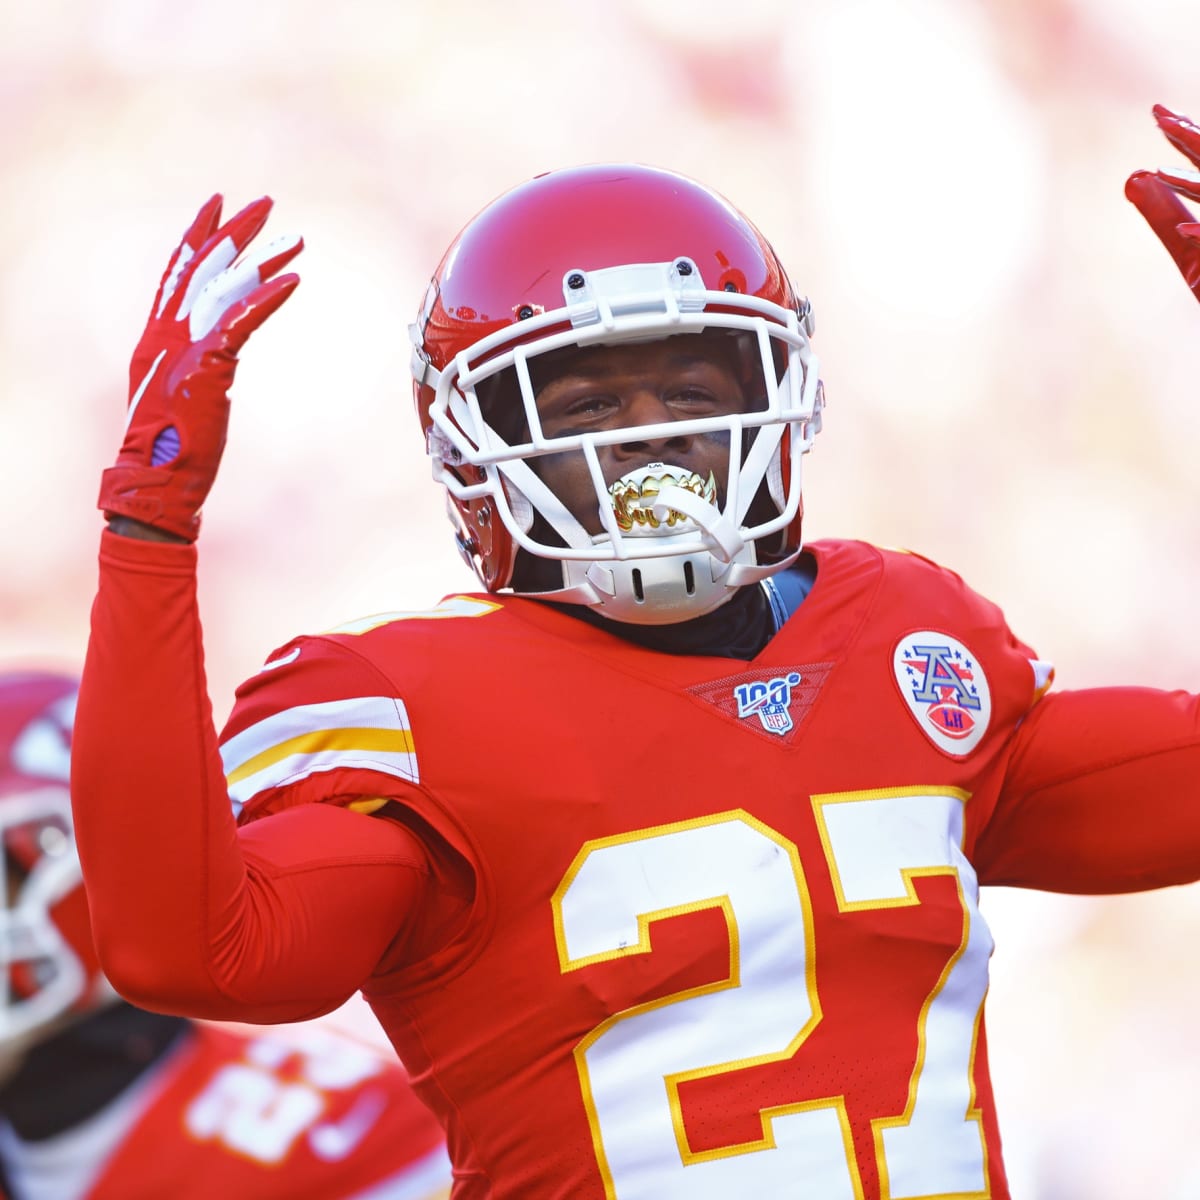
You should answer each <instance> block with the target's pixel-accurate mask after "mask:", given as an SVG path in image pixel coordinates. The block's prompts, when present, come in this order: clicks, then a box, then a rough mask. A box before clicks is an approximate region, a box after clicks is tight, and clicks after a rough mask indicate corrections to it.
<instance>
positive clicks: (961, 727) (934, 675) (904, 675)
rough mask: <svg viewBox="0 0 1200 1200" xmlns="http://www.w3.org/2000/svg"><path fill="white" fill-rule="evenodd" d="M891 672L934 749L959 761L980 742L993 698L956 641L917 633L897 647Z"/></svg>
mask: <svg viewBox="0 0 1200 1200" xmlns="http://www.w3.org/2000/svg"><path fill="white" fill-rule="evenodd" d="M892 670H893V672H894V673H895V676H896V684H897V686H898V687H899V688H900V695H901V696H902V697H903V698H904V703H905V704H907V705H908V710H909V712H911V713H912V715H913V718H914V719H915V720H916V722H917V724H918V725H919V726H920V727H921V730H922V731H923V732H924V734H925V735H926V736H927V737H928V738H929V740H930V741H931V742H933V744H934V745H935V746H937V748H938V749H939V750H943V751H945V752H946V753H947V754H950V755H953V756H954V757H955V758H963V757H965V756H966V755H968V754H970V753H971V751H972V750H974V749H975V747H976V746H978V745H979V743H980V742H981V741H982V740H983V735H984V734H985V733H986V732H987V727H988V723H989V721H990V720H991V716H992V695H991V691H990V689H989V688H988V682H987V678H986V676H985V675H984V673H983V669H982V668H981V667H980V666H979V663H978V662H977V661H976V658H975V656H974V655H973V654H972V653H971V651H970V650H968V649H967V647H966V646H964V645H963V644H962V642H960V641H959V640H958V639H957V638H952V637H951V636H950V635H949V634H946V633H937V632H935V631H933V630H930V629H922V630H919V631H918V632H916V633H910V634H907V635H906V636H905V637H903V638H901V639H900V641H899V642H898V643H897V644H896V650H895V653H894V654H893V656H892Z"/></svg>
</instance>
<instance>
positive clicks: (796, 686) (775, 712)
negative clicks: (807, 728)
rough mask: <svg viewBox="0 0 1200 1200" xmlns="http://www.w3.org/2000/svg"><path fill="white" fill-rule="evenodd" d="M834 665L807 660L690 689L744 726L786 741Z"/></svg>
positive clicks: (727, 677)
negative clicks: (802, 664) (799, 663)
mask: <svg viewBox="0 0 1200 1200" xmlns="http://www.w3.org/2000/svg"><path fill="white" fill-rule="evenodd" d="M831 668H832V664H831V663H808V664H806V665H804V666H798V667H776V668H774V669H773V670H765V671H748V672H746V674H744V675H732V676H726V677H725V678H724V679H719V680H714V681H713V682H712V683H708V684H704V685H702V686H700V687H695V688H691V689H690V690H691V692H692V694H693V695H695V696H699V697H700V699H702V700H706V701H708V703H709V704H712V705H715V706H716V707H717V708H719V709H720V710H721V711H722V712H723V713H726V714H728V715H729V716H731V717H735V718H737V720H738V722H739V723H740V724H741V725H742V728H744V729H749V730H752V731H753V732H755V733H759V734H765V735H768V736H770V737H772V738H782V739H784V740H785V741H787V740H790V738H791V737H792V735H793V734H794V733H795V731H796V728H797V726H798V725H799V724H800V722H801V721H802V720H803V718H804V716H805V715H806V714H807V713H808V710H809V709H810V708H811V707H812V705H813V702H814V701H815V700H816V698H817V694H818V693H819V692H820V690H821V686H822V684H824V682H825V680H826V678H827V677H828V675H829V672H830V670H831Z"/></svg>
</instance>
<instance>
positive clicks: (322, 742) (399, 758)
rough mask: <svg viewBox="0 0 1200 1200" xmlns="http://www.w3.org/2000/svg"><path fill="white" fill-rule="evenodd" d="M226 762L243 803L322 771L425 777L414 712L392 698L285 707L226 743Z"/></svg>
mask: <svg viewBox="0 0 1200 1200" xmlns="http://www.w3.org/2000/svg"><path fill="white" fill-rule="evenodd" d="M221 760H222V763H223V764H224V767H225V775H226V778H227V780H228V784H229V795H230V797H231V798H232V799H233V800H234V802H235V803H236V804H239V805H240V804H245V803H246V802H247V801H248V800H249V799H250V798H251V797H253V796H254V795H256V794H257V793H259V792H261V791H264V790H265V789H267V788H272V787H280V786H282V785H284V784H288V783H295V782H297V781H299V780H301V779H304V778H306V777H307V776H309V775H313V774H316V773H318V772H322V771H335V770H338V769H346V768H363V769H368V770H373V771H382V772H384V773H385V774H387V775H395V776H397V777H398V778H400V779H404V780H407V781H408V782H410V783H417V782H419V779H420V775H419V771H418V769H417V754H416V748H415V746H414V745H413V738H412V730H411V728H410V726H409V720H408V712H407V710H406V709H405V707H404V702H403V701H402V700H400V699H398V698H395V697H392V696H359V697H356V698H354V699H351V700H334V701H330V702H327V703H324V704H302V705H297V706H296V707H294V708H288V709H284V710H283V711H282V712H278V713H274V714H272V715H271V716H269V717H267V718H266V719H265V720H262V721H259V722H258V723H257V724H254V725H251V726H250V727H249V728H248V729H244V730H242V732H241V733H239V734H237V735H236V736H234V737H231V738H230V739H229V740H228V741H226V742H225V743H224V745H222V747H221Z"/></svg>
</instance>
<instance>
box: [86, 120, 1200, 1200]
mask: <svg viewBox="0 0 1200 1200" xmlns="http://www.w3.org/2000/svg"><path fill="white" fill-rule="evenodd" d="M1159 120H1160V123H1161V124H1162V125H1163V128H1164V129H1165V130H1166V131H1167V133H1168V135H1169V136H1171V137H1172V139H1173V140H1174V141H1176V143H1177V144H1179V145H1180V146H1181V148H1182V149H1184V150H1185V151H1186V152H1187V153H1188V155H1189V157H1190V158H1191V159H1192V160H1193V161H1196V162H1200V141H1197V140H1196V131H1195V130H1194V129H1193V128H1192V127H1191V126H1190V125H1187V124H1186V123H1184V122H1183V121H1182V120H1181V119H1179V118H1176V117H1173V116H1170V115H1168V114H1166V113H1163V114H1160V116H1159ZM1194 188H1195V185H1194V184H1193V183H1192V181H1191V176H1190V175H1188V174H1186V173H1183V172H1180V173H1179V174H1177V175H1172V174H1169V173H1159V174H1157V175H1153V176H1142V177H1140V178H1139V179H1138V180H1135V181H1134V182H1133V183H1131V189H1132V194H1133V195H1134V198H1135V199H1136V200H1138V202H1139V204H1140V205H1141V206H1143V207H1144V208H1145V209H1147V210H1148V213H1149V215H1150V216H1151V218H1152V220H1151V223H1152V225H1154V227H1155V229H1156V232H1158V234H1159V236H1160V237H1162V238H1163V239H1164V241H1166V243H1167V245H1168V248H1169V249H1171V251H1172V253H1173V254H1174V255H1175V257H1176V260H1177V261H1178V262H1179V263H1180V265H1181V267H1182V268H1183V270H1184V273H1185V275H1186V276H1188V277H1189V282H1192V283H1193V284H1194V280H1195V269H1196V264H1197V261H1198V256H1200V248H1198V246H1197V243H1196V241H1195V240H1194V237H1193V234H1194V228H1193V227H1192V226H1191V225H1190V223H1189V221H1188V220H1185V219H1184V218H1183V217H1182V216H1180V213H1179V211H1178V209H1177V208H1176V207H1175V206H1176V205H1177V204H1178V201H1177V199H1176V196H1177V194H1178V193H1182V194H1184V195H1191V196H1193V197H1194V196H1195V190H1194ZM269 207H270V202H269V201H268V200H266V199H263V200H260V201H257V202H255V203H254V204H251V205H250V206H249V207H247V208H246V209H243V210H242V211H241V212H240V213H238V214H237V215H236V216H235V217H233V218H232V219H231V220H229V221H227V222H226V223H224V224H222V223H221V219H220V215H219V210H220V198H219V197H214V198H213V199H212V200H211V201H209V203H208V204H206V205H205V206H204V207H203V208H202V209H201V211H200V213H199V215H198V216H197V218H196V220H195V221H194V223H193V224H192V225H191V226H190V228H189V229H188V230H187V232H186V234H185V236H184V239H183V242H182V244H181V246H180V248H179V250H178V251H177V252H176V254H175V256H174V257H173V258H172V259H171V260H170V263H169V265H168V269H167V272H166V274H165V275H164V277H163V281H162V284H161V287H160V290H159V293H158V295H157V297H156V299H155V302H154V306H153V309H152V311H151V315H150V320H149V323H148V326H147V330H146V333H145V335H144V337H143V339H142V341H141V343H140V345H139V346H138V348H137V350H136V352H135V354H134V358H133V366H132V371H131V377H130V385H131V402H130V409H129V416H128V418H127V428H126V434H125V441H124V444H123V446H122V448H121V450H120V453H119V455H118V457H117V460H116V464H115V465H114V466H113V467H112V468H110V469H109V470H108V471H107V472H106V473H105V476H104V481H103V484H102V491H101V500H100V503H101V507H102V508H103V509H104V511H105V513H106V514H107V516H108V519H109V528H108V530H107V531H106V532H105V534H104V536H103V545H102V549H101V561H100V585H99V592H98V595H97V599H96V602H95V607H94V610H93V620H92V634H91V641H90V646H89V652H88V660H87V668H86V672H85V679H84V684H83V689H82V694H81V699H80V719H79V733H78V739H79V740H78V758H77V766H76V779H75V789H74V793H75V795H74V799H75V804H76V821H77V828H78V836H79V840H80V848H81V853H82V855H83V861H84V868H85V873H86V876H87V878H88V882H89V887H90V889H91V893H92V903H93V906H94V916H95V923H96V926H97V930H98V936H99V942H100V950H101V958H102V961H104V963H105V965H106V967H107V969H108V971H109V972H110V974H111V975H112V977H113V979H114V981H115V982H116V984H117V986H118V987H119V988H120V989H121V991H122V992H123V993H124V994H126V995H128V996H129V997H131V998H133V999H134V1000H139V1001H142V1002H145V1003H149V1004H154V1005H155V1006H158V1007H161V1008H163V1009H166V1010H169V1011H178V1012H188V1013H195V1014H202V1015H207V1016H212V1017H229V1018H233V1017H236V1018H242V1019H247V1020H254V1021H278V1020H295V1019H298V1018H302V1017H311V1016H315V1015H317V1014H319V1013H322V1012H326V1011H328V1010H330V1009H332V1008H334V1007H335V1006H337V1005H339V1004H341V1003H342V1002H343V1001H344V1000H345V999H346V998H347V997H348V996H350V995H351V994H352V993H354V992H355V990H356V989H361V990H362V992H363V994H364V995H365V997H366V999H367V1000H368V1002H369V1003H370V1005H371V1006H372V1008H373V1009H374V1011H375V1013H376V1014H377V1015H378V1017H379V1019H380V1021H381V1022H382V1024H383V1026H384V1027H385V1029H386V1030H387V1031H388V1034H389V1036H390V1038H391V1040H392V1042H393V1044H394V1045H395V1047H396V1049H397V1051H398V1053H399V1054H400V1056H401V1058H402V1059H403V1061H404V1063H405V1064H406V1066H407V1067H408V1068H409V1070H410V1072H411V1073H412V1076H413V1078H414V1082H415V1084H416V1086H417V1088H418V1089H419V1091H420V1092H421V1093H422V1094H423V1095H424V1097H425V1098H426V1099H427V1101H428V1103H429V1104H430V1106H431V1107H433V1108H434V1109H435V1110H436V1111H437V1112H438V1113H439V1114H440V1116H441V1118H442V1120H443V1122H444V1124H445V1125H446V1128H447V1130H448V1138H449V1147H450V1154H451V1158H452V1160H453V1162H454V1169H455V1190H454V1196H455V1197H456V1198H458V1200H483V1198H485V1197H489V1198H490V1197H496V1198H500V1197H506V1198H507V1197H511V1198H519V1200H525V1198H528V1197H536V1198H538V1200H551V1198H563V1200H566V1198H570V1200H602V1198H607V1200H676V1198H683V1197H687V1198H688V1200H717V1198H720V1200H726V1198H728V1197H731V1196H739V1197H741V1196H756V1195H763V1196H805V1197H813V1198H819V1200H880V1198H881V1197H890V1198H892V1200H898V1198H900V1197H932V1196H958V1197H967V1196H970V1197H975V1198H977V1200H982V1198H984V1197H990V1198H991V1200H1003V1198H1004V1197H1007V1196H1008V1195H1009V1190H1008V1185H1007V1183H1006V1179H1005V1172H1004V1166H1003V1162H1002V1159H1001V1151H1000V1133H999V1124H998V1118H997V1114H996V1111H995V1106H994V1103H993V1097H992V1090H991V1086H990V1083H989V1075H988V1066H987V1039H986V1035H985V1029H984V1022H983V1002H984V996H985V993H986V991H987V964H988V956H989V954H990V952H991V948H992V941H991V935H990V934H989V932H988V928H987V925H986V923H985V922H984V920H983V918H982V917H981V915H980V912H979V905H978V901H979V888H980V885H981V884H985V883H991V884H1007V885H1015V886H1023V887H1033V888H1046V889H1054V890H1060V891H1067V892H1092V893H1101V892H1118V891H1126V890H1133V889H1142V888H1152V887H1160V886H1164V885H1167V884H1174V883H1180V882H1184V881H1191V880H1195V879H1196V878H1197V877H1198V876H1200V728H1198V716H1200V700H1198V698H1197V697H1196V696H1194V695H1191V694H1187V693H1183V692H1176V693H1164V692H1157V691H1152V690H1148V689H1139V688H1123V687H1113V688H1104V689H1096V690H1089V691H1079V692H1061V693H1050V694H1047V692H1048V689H1049V686H1050V683H1051V679H1052V671H1051V668H1050V667H1049V665H1048V664H1047V663H1046V662H1045V661H1043V660H1042V659H1041V658H1039V656H1038V655H1037V654H1035V652H1034V651H1033V650H1032V649H1031V648H1030V647H1029V646H1027V645H1026V644H1025V643H1024V642H1022V641H1021V640H1020V639H1019V638H1018V637H1017V636H1016V635H1015V634H1014V633H1012V632H1011V631H1010V630H1009V628H1008V626H1007V624H1006V622H1005V620H1004V617H1003V615H1002V613H1001V611H1000V610H999V609H998V608H997V607H996V606H995V605H993V604H992V603H990V602H989V601H987V600H985V599H984V598H983V597H981V596H979V595H978V594H976V593H975V592H973V591H972V590H971V589H970V588H968V587H967V586H966V585H965V584H964V583H963V581H962V580H961V579H960V578H959V577H958V576H957V575H955V574H954V573H952V572H951V571H949V570H946V569H944V568H942V567H940V566H938V565H937V564H935V563H933V562H930V561H929V560H927V559H925V558H923V557H920V556H919V555H916V554H905V553H896V552H891V551H886V550H881V549H879V548H877V547H874V546H871V545H866V544H863V543H861V542H854V541H819V542H816V543H814V544H811V545H806V544H803V543H802V542H801V536H800V534H801V516H802V496H801V465H802V461H803V458H804V455H805V453H806V452H807V451H808V450H809V448H810V446H811V444H812V441H813V438H814V436H815V435H816V433H817V432H818V430H819V428H820V423H821V412H822V404H823V393H822V386H821V382H820V378H819V374H818V365H817V359H816V356H815V354H814V351H813V347H812V342H811V338H812V334H813V314H812V309H811V307H810V305H809V303H808V300H807V299H806V298H805V297H804V296H803V295H802V294H801V293H800V292H799V291H798V290H797V289H796V288H794V286H793V284H792V283H791V281H790V280H789V277H788V275H787V273H786V272H785V270H784V267H783V265H782V264H781V263H780V261H779V259H778V258H777V257H776V255H775V253H774V251H773V250H772V248H771V246H770V244H769V243H768V242H767V240H766V239H765V238H764V237H763V236H762V234H761V233H760V232H759V231H758V229H757V228H756V227H755V226H754V225H753V224H752V223H751V222H750V220H749V219H748V218H747V217H746V216H744V215H743V214H742V213H741V212H740V211H739V210H738V209H737V208H736V207H734V206H733V205H732V204H731V203H729V202H728V201H727V200H725V199H724V198H723V197H722V196H720V195H719V194H718V193H716V192H714V191H713V190H711V189H710V188H708V187H706V186H704V185H702V184H700V183H697V182H695V181H694V180H691V179H687V178H684V177H682V176H679V175H676V174H673V173H671V172H668V171H665V170H658V169H653V168H650V167H646V166H638V165H630V164H623V165H611V166H588V167H581V168H574V169H567V170H562V171H554V172H550V173H548V174H545V175H542V176H539V177H537V178H535V179H533V180H530V181H529V182H527V183H524V184H522V185H520V186H518V187H516V188H515V189H513V190H512V191H510V192H508V193H506V194H505V195H503V196H501V197H500V198H499V199H497V200H496V201H494V202H493V203H491V204H489V205H488V206H487V207H485V208H484V209H483V210H482V211H481V212H480V213H479V214H478V215H477V216H476V217H475V218H473V219H472V220H471V221H470V222H469V223H468V224H467V225H466V227H465V228H464V229H463V231H462V233H461V234H460V235H459V237H458V238H457V239H456V240H455V241H454V243H453V245H452V246H451V247H450V249H449V250H448V252H447V254H446V256H445V257H444V259H443V260H442V262H441V265H440V266H439V267H438V268H437V270H436V272H435V274H434V276H433V278H432V281H431V283H430V284H429V286H428V288H427V289H426V291H425V295H424V299H423V301H422V303H421V304H420V307H419V312H418V315H417V319H416V322H415V324H414V326H413V328H412V343H413V351H412V365H413V373H414V378H415V394H416V407H417V412H418V416H419V419H420V422H421V427H422V430H423V433H424V436H425V440H426V445H427V448H428V451H429V455H430V458H431V460H432V464H433V472H434V475H435V477H436V479H437V480H438V481H439V482H440V483H441V484H443V485H444V487H445V489H446V491H447V493H448V497H449V505H450V512H451V516H452V519H453V522H454V527H455V535H456V537H457V540H458V544H459V546H460V548H461V550H462V552H463V554H464V556H465V558H466V559H467V561H468V562H469V563H470V564H471V565H472V566H473V567H474V569H475V571H476V572H477V574H478V576H479V579H480V581H481V583H482V584H483V590H482V591H481V592H479V593H476V594H471V595H460V596H450V597H448V598H446V599H444V600H443V601H442V602H441V603H440V604H437V605H436V606H434V607H433V608H431V609H430V610H428V611H426V612H409V613H393V614H388V615H385V616H377V617H372V618H368V619H365V620H359V621H353V622H351V623H349V624H346V625H344V626H342V627H340V628H338V629H335V630H332V631H330V632H328V633H325V634H323V635H320V636H306V637H300V638H298V639H296V640H294V641H292V642H289V643H286V644H284V645H282V646H281V647H280V648H279V649H278V650H277V651H275V652H274V653H272V654H271V655H270V656H269V657H268V659H267V661H266V663H265V665H264V666H263V668H262V669H261V670H260V671H259V672H258V673H257V674H255V675H254V676H253V677H252V678H251V679H250V680H249V681H248V682H247V683H246V684H245V685H244V686H243V687H242V688H241V689H240V690H239V693H238V697H237V700H236V703H235V707H234V711H233V713H232V715H231V717H230V719H229V721H228V723H227V725H226V727H225V731H224V734H223V735H222V736H221V738H220V739H218V736H217V734H216V732H215V730H214V727H213V723H212V718H211V715H210V711H209V704H208V700H207V697H206V687H205V680H204V668H203V663H204V658H203V651H202V645H201V625H200V618H199V611H198V605H197V599H196V553H197V551H196V546H195V541H196V536H197V532H198V529H199V510H200V506H201V504H202V502H203V501H204V498H205V496H206V495H207V493H208V491H209V488H210V486H211V485H212V483H213V480H214V477H215V474H216V470H217V465H218V460H219V457H220V453H221V448H222V445H223V441H224V435H225V425H226V414H227V406H228V399H227V391H228V387H229V384H230V382H231V380H232V378H233V373H234V369H235V366H236V361H237V355H238V352H239V351H240V350H241V349H242V346H243V345H244V343H245V341H246V339H247V337H248V336H249V335H250V334H251V333H252V331H253V330H255V329H256V328H258V326H259V325H261V323H262V322H263V321H264V320H265V319H266V318H267V317H268V316H270V315H271V314H272V313H273V312H274V311H275V310H276V309H277V308H278V307H279V306H280V305H281V304H282V303H283V302H284V301H285V300H286V299H287V298H288V296H289V295H290V294H291V292H292V290H293V289H294V288H295V286H296V283H297V277H296V276H295V275H294V274H293V273H291V272H286V271H284V268H285V267H286V266H287V265H288V264H289V263H290V262H291V260H292V259H293V258H294V257H295V255H296V254H297V253H298V252H299V250H300V242H299V240H298V239H296V238H285V239H283V240H281V241H278V242H275V243H272V244H271V245H269V246H267V247H266V248H265V249H263V250H261V251H255V250H254V249H253V248H252V242H253V239H254V238H255V236H256V235H257V233H258V232H259V230H260V229H261V227H262V225H263V223H264V221H265V220H266V217H267V212H268V209H269ZM1179 208H1182V205H1179ZM314 486H316V485H315V484H314ZM1146 796H1153V797H1154V816H1153V820H1148V819H1146V816H1145V811H1144V806H1143V801H1144V798H1145V797H1146ZM230 798H232V800H233V801H234V804H235V805H236V806H237V808H238V810H239V811H240V820H239V823H238V824H236V825H235V822H234V820H233V819H232V818H231V817H230V815H229V799H230Z"/></svg>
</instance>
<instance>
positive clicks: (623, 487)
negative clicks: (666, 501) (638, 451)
mask: <svg viewBox="0 0 1200 1200" xmlns="http://www.w3.org/2000/svg"><path fill="white" fill-rule="evenodd" d="M668 484H671V485H673V486H675V487H681V488H686V489H687V490H688V491H689V492H693V493H695V495H697V496H699V497H700V498H701V499H702V500H706V501H708V503H709V504H716V502H717V480H716V477H715V476H714V475H713V473H712V472H711V471H709V473H708V478H707V479H702V478H701V477H700V476H699V475H697V474H696V472H695V471H672V470H669V469H668V470H665V471H660V472H659V473H657V474H655V473H654V472H653V468H651V470H650V471H649V472H647V473H645V474H643V473H641V472H637V473H635V474H633V475H625V476H623V477H622V478H621V479H618V480H617V482H616V483H614V484H612V485H611V486H610V487H609V489H608V495H609V498H610V499H611V500H612V506H613V512H614V513H615V514H616V518H617V528H618V529H620V531H621V532H622V533H629V532H631V531H632V530H633V529H646V530H650V529H660V528H662V527H664V526H666V527H667V528H671V527H673V526H675V525H682V524H683V523H684V522H685V521H687V520H689V518H688V517H687V516H686V515H685V514H684V513H681V512H677V511H676V510H675V509H673V508H669V509H667V512H666V515H665V516H664V517H662V518H659V517H657V516H655V514H654V505H655V504H656V503H657V502H658V494H659V492H660V491H662V489H663V487H664V486H666V485H668Z"/></svg>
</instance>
